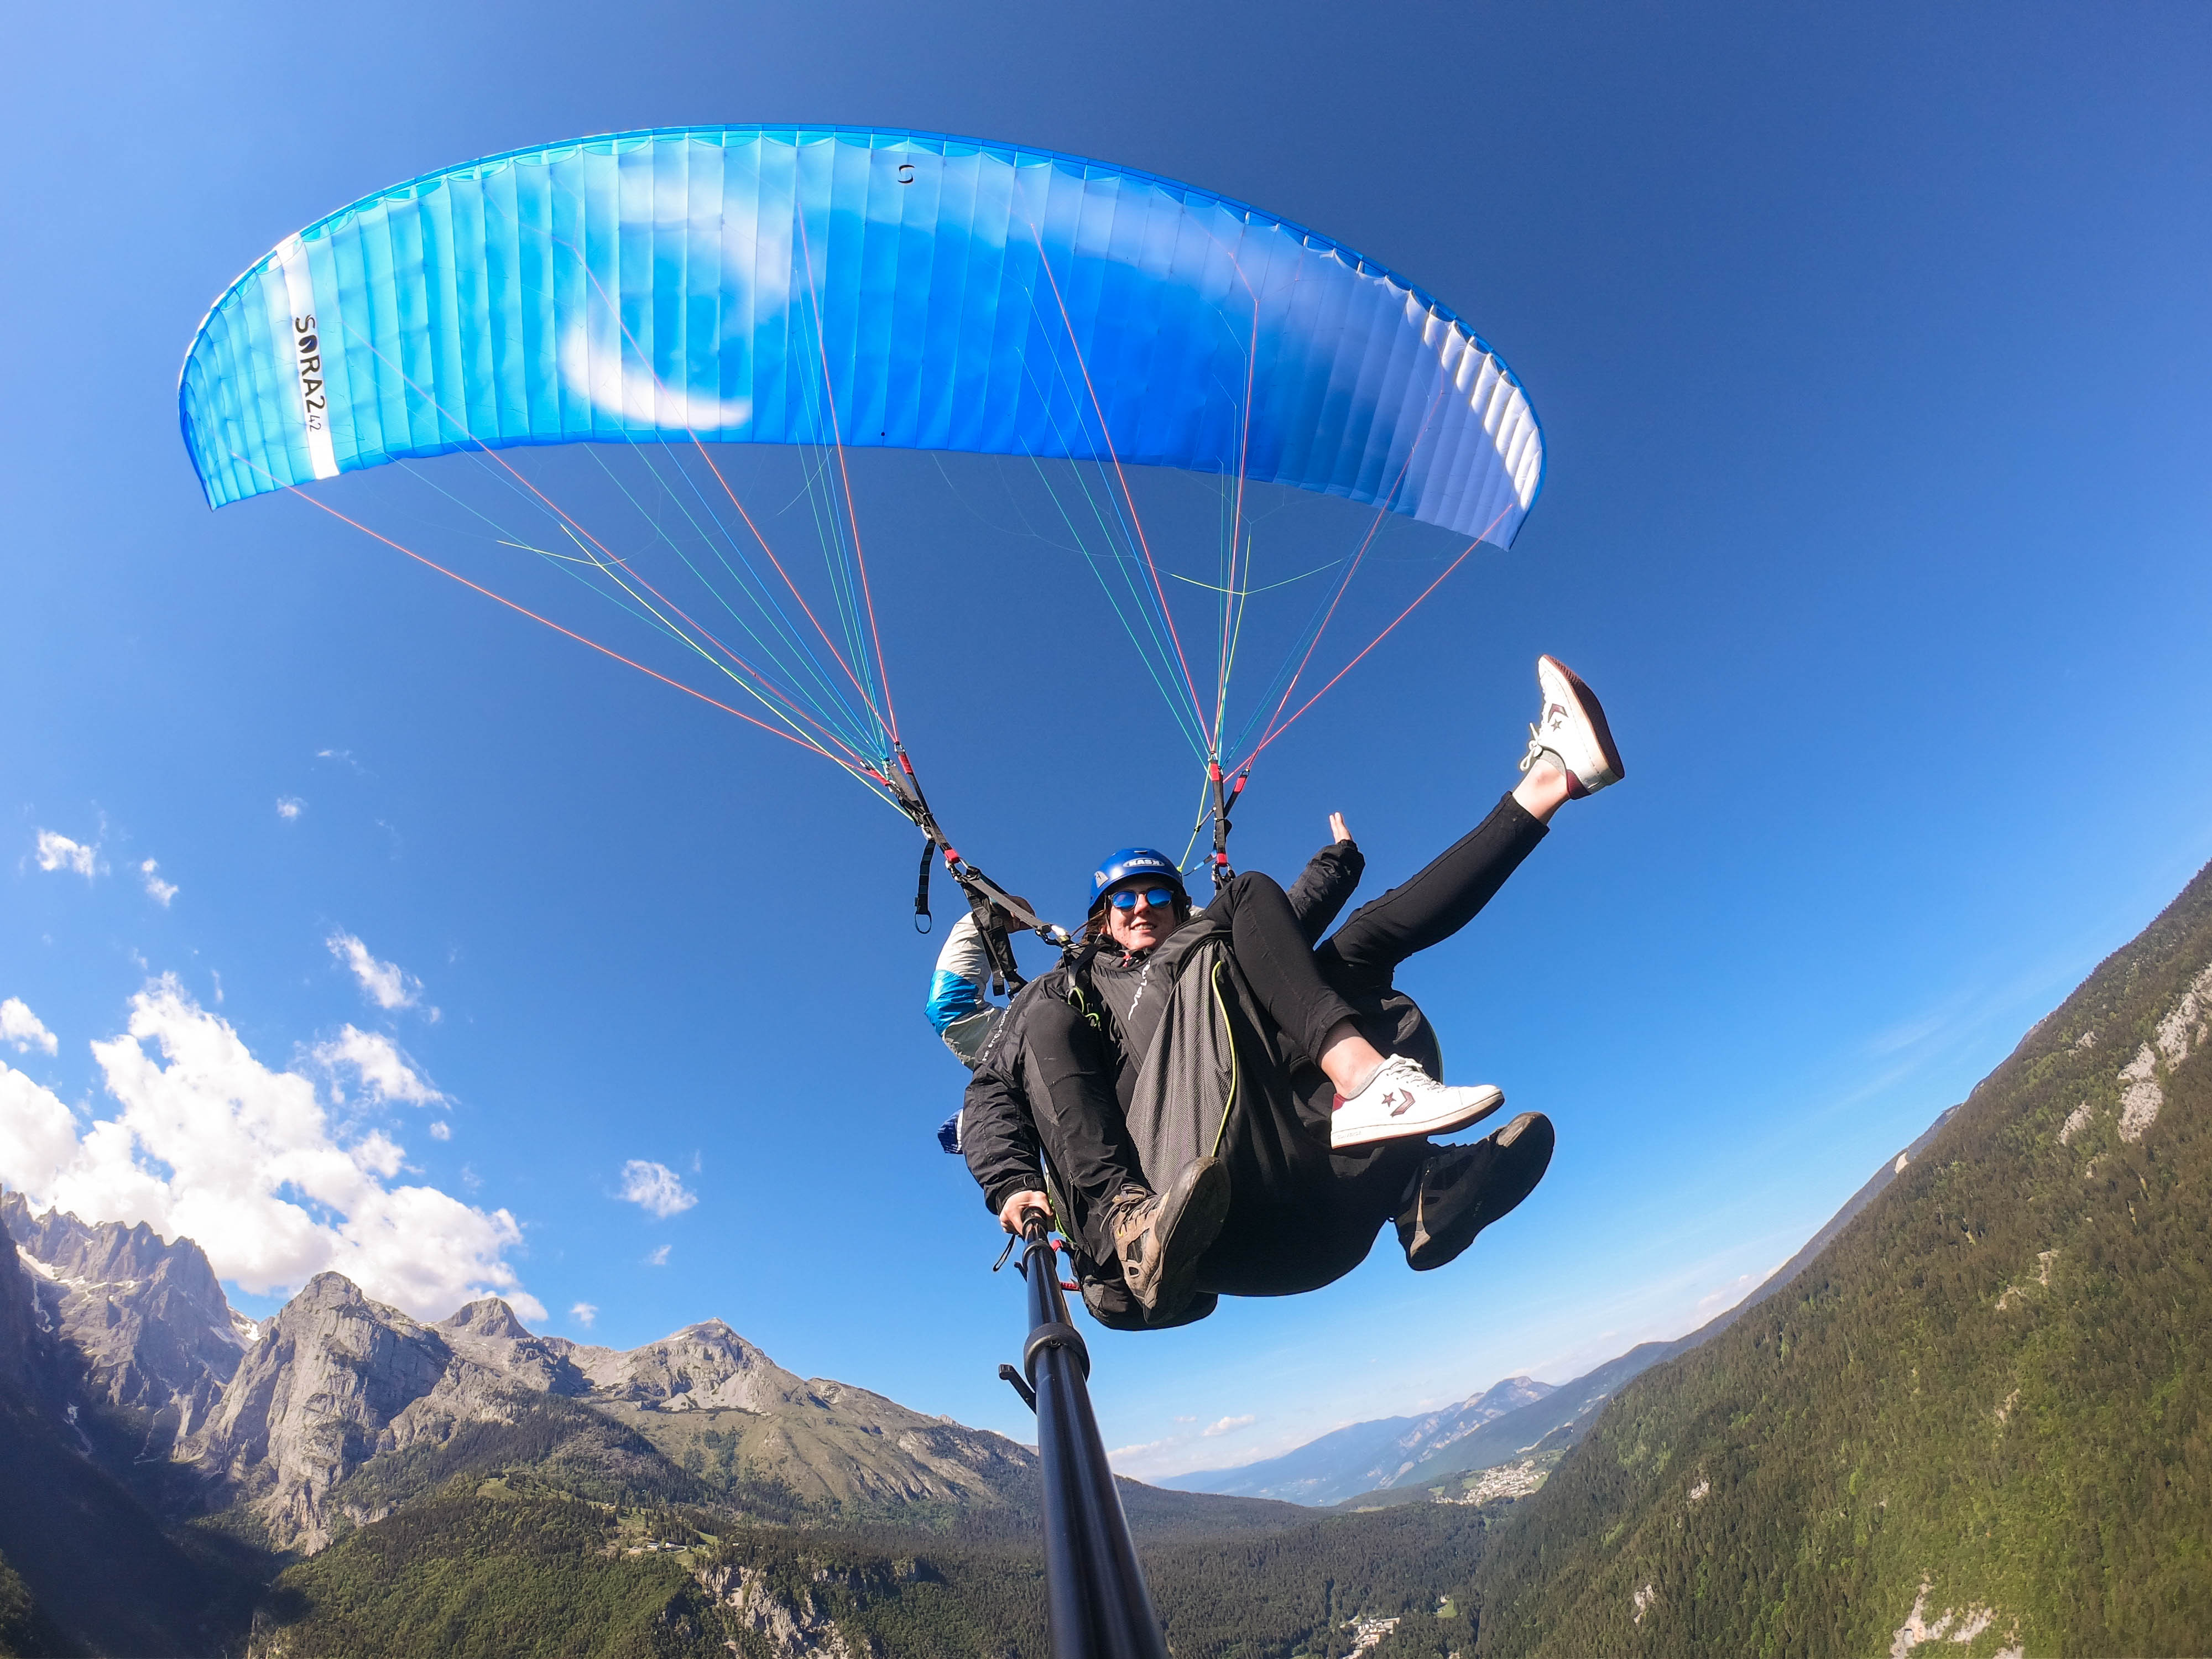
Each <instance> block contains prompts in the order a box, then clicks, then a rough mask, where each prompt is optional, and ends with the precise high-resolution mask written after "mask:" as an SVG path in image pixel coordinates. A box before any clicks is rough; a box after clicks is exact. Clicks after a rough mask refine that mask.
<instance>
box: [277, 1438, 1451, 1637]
mask: <svg viewBox="0 0 2212 1659" xmlns="http://www.w3.org/2000/svg"><path fill="white" fill-rule="evenodd" d="M1484 1527H1485V1519H1484V1517H1483V1516H1481V1515H1480V1514H1479V1513H1478V1512H1477V1511H1476V1510H1474V1509H1472V1508H1468V1507H1464V1506H1459V1505H1408V1506H1406V1507H1403V1508H1400V1509H1395V1510H1387V1511H1383V1512H1378V1513H1373V1514H1366V1515H1352V1516H1325V1517H1321V1518H1313V1519H1306V1520H1304V1521H1301V1522H1298V1523H1297V1524H1296V1525H1293V1526H1290V1527H1287V1528H1277V1529H1272V1530H1246V1531H1243V1532H1239V1533H1236V1534H1231V1535H1230V1536H1227V1537H1220V1536H1212V1537H1193V1536H1188V1535H1180V1534H1178V1533H1176V1532H1170V1534H1168V1535H1166V1536H1164V1537H1159V1538H1155V1539H1153V1540H1152V1541H1150V1542H1148V1543H1147V1544H1146V1546H1144V1548H1143V1553H1144V1556H1145V1562H1146V1571H1147V1573H1148V1574H1149V1576H1150V1578H1151V1582H1152V1591H1153V1595H1154V1599H1155V1601H1156V1602H1157V1603H1158V1607H1159V1611H1160V1613H1161V1617H1162V1619H1163V1621H1164V1624H1165V1626H1166V1628H1167V1632H1168V1635H1169V1638H1170V1641H1171V1642H1172V1643H1173V1644H1174V1648H1175V1651H1176V1655H1177V1656H1178V1659H1290V1656H1291V1655H1294V1654H1308V1655H1311V1656H1314V1659H1335V1656H1341V1655H1343V1654H1346V1653H1347V1652H1349V1651H1350V1650H1351V1647H1352V1639H1353V1638H1352V1632H1351V1628H1350V1626H1351V1625H1352V1621H1353V1620H1355V1619H1358V1618H1360V1617H1376V1616H1385V1617H1387V1616H1391V1615H1415V1616H1417V1622H1425V1624H1426V1625H1428V1626H1434V1627H1435V1628H1436V1629H1437V1630H1438V1631H1441V1632H1447V1633H1449V1632H1453V1631H1456V1633H1457V1638H1458V1640H1457V1641H1456V1642H1455V1644H1454V1645H1455V1646H1457V1645H1464V1644H1465V1643H1466V1640H1467V1638H1469V1637H1470V1636H1471V1635H1472V1631H1471V1629H1470V1627H1469V1626H1468V1623H1467V1622H1466V1621H1465V1620H1464V1619H1463V1618H1461V1617H1459V1616H1457V1615H1456V1613H1454V1614H1453V1616H1451V1617H1448V1618H1445V1619H1443V1620H1438V1619H1437V1617H1436V1616H1435V1615H1436V1613H1437V1610H1438V1607H1439V1602H1440V1599H1441V1596H1442V1592H1441V1591H1440V1590H1439V1589H1438V1587H1439V1586H1450V1585H1464V1584H1465V1583H1467V1582H1468V1579H1469V1577H1471V1575H1472V1572H1473V1571H1474V1565H1475V1563H1476V1560H1477V1559H1478V1557H1479V1554H1480V1548H1481V1543H1482V1538H1483V1534H1484ZM990 1530H992V1529H986V1531H985V1534H984V1535H981V1536H977V1535H973V1534H970V1533H969V1532H968V1531H967V1530H965V1529H963V1531H961V1532H959V1533H957V1534H956V1533H951V1532H922V1531H916V1530H914V1529H911V1528H854V1529H844V1528H829V1527H806V1528H797V1527H782V1526H768V1525H761V1524H757V1523H755V1522H744V1521H738V1522H733V1521H732V1520H731V1519H730V1518H729V1517H728V1516H727V1514H726V1512H725V1511H719V1510H710V1509H702V1508H697V1507H692V1506H656V1507H651V1508H640V1509H618V1508H617V1507H616V1506H614V1505H611V1504H599V1503H594V1502H592V1501H590V1500H587V1499H583V1498H574V1497H567V1496H561V1495H556V1494H555V1493H553V1492H549V1491H547V1490H545V1489H543V1488H534V1487H518V1486H516V1485H515V1484H513V1483H511V1482H509V1481H507V1480H501V1479H495V1480H483V1481H477V1480H474V1479H473V1478H470V1479H465V1480H457V1481H455V1482H453V1484H452V1485H451V1486H447V1487H445V1488H442V1489H441V1490H440V1491H438V1492H434V1493H431V1494H429V1495H428V1496H426V1497H424V1498H419V1499H417V1500H416V1502H414V1503H412V1504H409V1505H407V1506H406V1507H404V1508H403V1509H402V1510H399V1511H398V1513H397V1514H395V1515H392V1516H389V1517H388V1518H386V1519H385V1520H383V1521H380V1522H377V1523H376V1524H375V1525H374V1526H370V1527H364V1528H358V1529H357V1530H356V1531H355V1532H353V1533H351V1534H349V1535H348V1536H347V1537H346V1538H345V1539H344V1540H343V1541H341V1542H340V1543H338V1544H337V1545H335V1546H333V1547H331V1548H330V1549H328V1550H325V1552H323V1553H321V1554H319V1555H318V1556H316V1557H315V1558H314V1559H312V1560H309V1561H307V1562H303V1563H301V1564H300V1565H295V1566H294V1567H292V1568H290V1569H289V1571H286V1572H285V1573H284V1574H283V1576H282V1577H280V1578H279V1579H278V1580H277V1582H276V1588H275V1590H274V1593H273V1594H272V1595H271V1596H270V1598H269V1601H267V1603H266V1604H265V1606H264V1612H263V1614H262V1617H261V1619H260V1620H259V1621H258V1634H257V1638H256V1640H255V1644H254V1650H255V1652H256V1653H257V1654H264V1655H267V1656H270V1659H275V1656H280V1655H283V1656H299V1659H306V1656H310V1655H312V1656H315V1659H373V1656H374V1659H381V1656H388V1655H392V1654H398V1653H424V1654H428V1653H437V1654H441V1655H443V1654H451V1655H457V1656H479V1655H480V1656H483V1659H492V1656H495V1655H496V1656H516V1659H538V1656H556V1655H558V1656H574V1659H602V1656H607V1659H613V1656H623V1659H628V1656H675V1655H695V1654H696V1655H707V1654H726V1653H727V1652H728V1651H729V1648H728V1646H727V1644H730V1643H732V1642H734V1643H735V1644H736V1645H737V1649H738V1651H739V1652H740V1653H743V1654H745V1655H747V1656H752V1659H771V1656H775V1655H778V1654H782V1653H787V1652H791V1651H795V1650H801V1649H802V1648H803V1647H805V1645H807V1644H809V1643H810V1642H812V1643H815V1644H818V1643H820V1642H821V1641H823V1640H825V1639H826V1638H827V1633H828V1632H829V1629H830V1628H831V1627H832V1626H835V1628H836V1630H837V1631H838V1632H842V1638H843V1639H844V1640H845V1641H846V1642H847V1643H848V1644H849V1645H852V1646H854V1648H855V1650H858V1649H859V1648H860V1646H861V1645H862V1644H865V1645H866V1649H867V1650H869V1651H872V1652H875V1653H879V1654H885V1655H896V1656H901V1659H906V1656H913V1659H961V1656H975V1655H979V1654H987V1655H994V1656H1003V1659H1045V1656H1047V1655H1048V1653H1049V1648H1048V1644H1047V1641H1046V1633H1045V1629H1044V1622H1043V1615H1044V1586H1043V1576H1042V1575H1043V1567H1042V1554H1041V1552H1040V1550H1039V1548H1038V1547H1037V1542H1036V1529H1035V1525H1034V1522H1033V1521H1031V1522H1030V1523H1028V1524H1025V1525H1023V1526H1021V1527H1019V1528H1006V1529H1005V1530H1004V1533H1003V1535H1000V1536H997V1537H993V1536H990V1535H988V1533H989V1531H990ZM1462 1595H1464V1592H1463V1591H1462ZM1407 1633H1409V1632H1407ZM1396 1634H1399V1633H1394V1636H1395V1635H1396ZM1381 1651H1382V1652H1383V1653H1384V1654H1385V1655H1386V1656H1387V1655H1389V1653H1392V1652H1399V1651H1402V1652H1407V1653H1413V1652H1421V1651H1425V1650H1423V1649H1420V1648H1419V1647H1417V1646H1403V1645H1401V1644H1394V1645H1392V1646H1389V1647H1386V1648H1384V1649H1383V1650H1381Z"/></svg>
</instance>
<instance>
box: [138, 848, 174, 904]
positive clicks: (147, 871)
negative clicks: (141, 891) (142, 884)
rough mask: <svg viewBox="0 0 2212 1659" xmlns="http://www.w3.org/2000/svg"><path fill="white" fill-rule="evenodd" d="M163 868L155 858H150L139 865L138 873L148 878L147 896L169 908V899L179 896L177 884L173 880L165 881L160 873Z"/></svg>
mask: <svg viewBox="0 0 2212 1659" xmlns="http://www.w3.org/2000/svg"><path fill="white" fill-rule="evenodd" d="M160 871H161V866H160V865H158V864H156V863H155V861H154V860H151V859H148V860H146V861H145V862H144V863H143V864H142V865H140V866H138V873H139V874H140V875H142V876H143V877H144V878H146V893H147V896H149V898H151V899H152V900H153V901H154V902H155V903H156V904H158V905H160V906H161V908H163V909H164V910H166V909H167V908H169V901H170V900H171V899H173V898H174V897H176V896H177V884H176V883H174V882H173V881H163V880H162V879H161V874H160Z"/></svg>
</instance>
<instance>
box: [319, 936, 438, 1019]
mask: <svg viewBox="0 0 2212 1659" xmlns="http://www.w3.org/2000/svg"><path fill="white" fill-rule="evenodd" d="M323 943H324V944H325V945H329V946H330V947H331V955H332V956H334V957H337V959H338V960H339V961H340V962H342V963H344V964H345V965H346V966H347V967H348V968H349V969H352V970H353V976H354V977H355V978H356V979H357V980H359V981H361V988H362V994H363V995H364V996H366V997H368V1000H370V1001H371V1002H374V1004H375V1005H376V1006H378V1007H380V1008H384V1009H392V1008H412V1007H413V1006H415V1005H416V1003H418V1002H420V1001H421V1000H422V981H421V980H419V979H416V977H415V975H412V974H410V973H405V972H403V971H402V970H401V969H400V966H399V964H398V963H396V962H380V961H378V960H377V959H376V957H374V955H372V954H371V953H370V951H369V948H368V946H367V945H363V944H362V942H361V940H360V939H358V938H357V937H356V936H355V935H354V934H352V933H343V932H339V933H332V934H331V936H330V937H329V938H328V939H325V940H324V941H323Z"/></svg>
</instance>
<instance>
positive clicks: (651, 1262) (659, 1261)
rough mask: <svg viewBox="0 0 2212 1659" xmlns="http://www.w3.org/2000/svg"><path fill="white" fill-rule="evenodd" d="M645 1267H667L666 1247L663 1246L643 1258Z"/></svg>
mask: <svg viewBox="0 0 2212 1659" xmlns="http://www.w3.org/2000/svg"><path fill="white" fill-rule="evenodd" d="M645 1265H646V1266H647V1267H666V1266H667V1265H668V1246H667V1245H665V1244H664V1245H662V1246H661V1247H660V1248H659V1249H657V1250H655V1251H653V1253H652V1254H651V1255H647V1257H646V1258H645Z"/></svg>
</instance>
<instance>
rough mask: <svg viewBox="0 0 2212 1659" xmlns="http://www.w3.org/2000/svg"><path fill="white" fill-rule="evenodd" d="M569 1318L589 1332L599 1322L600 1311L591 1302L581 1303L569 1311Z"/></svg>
mask: <svg viewBox="0 0 2212 1659" xmlns="http://www.w3.org/2000/svg"><path fill="white" fill-rule="evenodd" d="M568 1317H569V1318H571V1319H573V1320H574V1321H575V1322H577V1323H578V1324H579V1325H581V1326H582V1327H583V1328H585V1329H586V1330H587V1331H588V1330H589V1329H591V1328H592V1326H594V1325H596V1324H598V1323H599V1309H598V1308H597V1307H595V1306H594V1305H593V1304H591V1303H589V1302H579V1303H578V1304H576V1305H575V1306H574V1307H573V1308H571V1309H569V1310H568Z"/></svg>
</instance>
